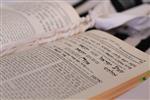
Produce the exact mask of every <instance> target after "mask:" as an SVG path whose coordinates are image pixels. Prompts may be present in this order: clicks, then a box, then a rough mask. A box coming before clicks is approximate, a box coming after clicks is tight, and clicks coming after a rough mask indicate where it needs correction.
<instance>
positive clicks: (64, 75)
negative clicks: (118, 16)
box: [0, 2, 150, 100]
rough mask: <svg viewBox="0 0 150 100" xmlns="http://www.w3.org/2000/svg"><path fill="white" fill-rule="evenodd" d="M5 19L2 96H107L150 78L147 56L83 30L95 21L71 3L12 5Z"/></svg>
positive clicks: (43, 99) (95, 99)
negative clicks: (76, 9)
mask: <svg viewBox="0 0 150 100" xmlns="http://www.w3.org/2000/svg"><path fill="white" fill-rule="evenodd" d="M1 17H2V26H1V27H2V29H1V31H2V32H1V41H0V45H1V58H0V65H1V70H0V81H1V83H0V98H1V99H2V100H10V99H11V100H12V99H17V100H55V99H57V100H58V99H59V100H60V99H61V100H62V99H68V100H69V99H71V100H72V99H75V100H77V99H92V100H100V99H102V100H104V99H106V100H108V99H113V98H115V97H117V96H119V95H121V94H122V93H124V92H126V91H127V90H129V89H131V88H133V87H134V86H136V85H137V84H139V83H141V82H142V81H143V80H145V79H146V78H148V77H149V76H150V73H149V70H150V69H149V67H150V66H149V63H150V60H149V59H150V57H149V55H147V54H145V53H143V52H141V51H139V50H137V49H135V48H134V47H131V46H130V45H128V44H126V43H124V42H123V41H121V40H119V39H117V38H115V37H113V36H112V35H110V34H108V33H106V32H103V31H98V30H92V31H87V32H84V31H85V29H87V28H89V27H90V26H91V24H93V23H92V20H91V19H90V18H88V17H87V18H86V19H81V18H80V17H79V15H78V14H77V13H76V12H75V10H74V9H73V8H72V7H71V6H70V5H69V4H67V3H64V2H44V3H42V2H25V3H20V2H18V3H13V4H10V5H5V6H3V7H1ZM73 34H74V35H73ZM70 35H72V36H70ZM68 36H70V37H68ZM54 40H55V41H54ZM50 41H51V42H50Z"/></svg>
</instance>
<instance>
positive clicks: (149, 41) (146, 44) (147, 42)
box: [136, 36, 150, 52]
mask: <svg viewBox="0 0 150 100" xmlns="http://www.w3.org/2000/svg"><path fill="white" fill-rule="evenodd" d="M136 48H138V49H140V50H142V51H144V52H145V51H146V50H148V49H149V48H150V36H149V37H147V38H146V39H143V40H142V41H141V42H140V43H139V44H138V45H137V46H136Z"/></svg>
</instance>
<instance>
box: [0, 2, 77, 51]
mask: <svg viewBox="0 0 150 100" xmlns="http://www.w3.org/2000/svg"><path fill="white" fill-rule="evenodd" d="M0 11H1V12H0V13H1V19H2V20H1V21H2V22H1V23H2V24H1V28H2V29H1V30H0V31H1V35H0V36H1V41H0V45H1V46H2V49H6V48H12V47H13V46H16V45H17V44H21V45H22V43H24V44H25V43H26V42H31V41H35V40H37V38H41V37H49V40H50V41H51V40H54V39H53V38H57V37H60V36H61V35H62V34H63V35H64V36H66V35H68V34H73V31H72V30H76V29H77V27H76V26H79V15H78V14H77V13H76V12H75V10H74V9H73V7H71V5H69V4H67V3H66V2H58V1H53V2H38V1H37V2H36V1H33V2H31V1H27V2H23V1H20V2H19V1H18V2H17V1H16V2H15V1H12V2H11V1H10V2H7V3H6V4H4V5H3V6H2V7H1V10H0ZM69 30H70V31H69ZM60 31H61V34H59V35H57V37H56V33H57V34H58V32H60Z"/></svg>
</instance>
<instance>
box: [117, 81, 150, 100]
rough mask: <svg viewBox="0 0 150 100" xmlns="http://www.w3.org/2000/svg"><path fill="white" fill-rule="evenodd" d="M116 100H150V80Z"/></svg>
mask: <svg viewBox="0 0 150 100" xmlns="http://www.w3.org/2000/svg"><path fill="white" fill-rule="evenodd" d="M116 100H150V79H148V80H146V81H145V82H143V83H142V84H140V85H139V86H137V87H135V88H134V89H131V90H130V91H128V92H126V93H125V94H123V95H121V96H120V97H118V98H117V99H116Z"/></svg>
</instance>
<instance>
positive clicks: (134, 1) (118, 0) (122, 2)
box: [111, 0, 143, 12]
mask: <svg viewBox="0 0 150 100" xmlns="http://www.w3.org/2000/svg"><path fill="white" fill-rule="evenodd" d="M111 3H112V4H113V6H114V8H115V9H116V11H118V12H122V11H124V10H127V9H130V8H133V7H135V6H138V5H141V4H142V3H143V2H142V0H111Z"/></svg>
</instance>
